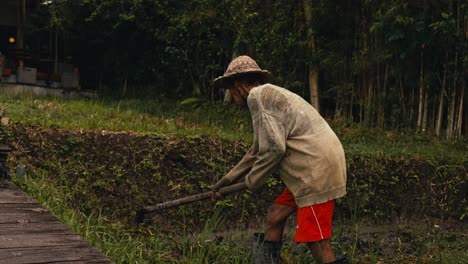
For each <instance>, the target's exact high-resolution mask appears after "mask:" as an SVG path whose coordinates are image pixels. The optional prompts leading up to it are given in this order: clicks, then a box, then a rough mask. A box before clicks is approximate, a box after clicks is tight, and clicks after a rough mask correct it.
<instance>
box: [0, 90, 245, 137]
mask: <svg viewBox="0 0 468 264" xmlns="http://www.w3.org/2000/svg"><path fill="white" fill-rule="evenodd" d="M0 102H1V105H0V109H3V110H4V112H5V115H6V116H8V117H9V118H10V119H11V122H13V123H20V124H23V125H28V126H40V127H44V128H63V129H93V130H110V131H132V132H137V133H158V134H171V135H217V136H220V137H222V138H227V139H233V140H237V139H244V140H249V138H250V137H251V135H250V134H251V125H250V120H249V113H248V111H246V110H241V109H238V108H237V107H235V106H224V105H221V104H219V105H208V104H202V105H198V104H190V105H183V104H181V103H180V102H175V101H170V100H167V101H155V100H146V101H144V100H124V101H112V100H85V99H63V98H33V97H31V96H20V97H18V96H14V97H12V96H5V95H0ZM233 131H236V132H235V133H233Z"/></svg>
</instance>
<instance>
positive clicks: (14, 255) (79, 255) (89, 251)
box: [0, 245, 109, 264]
mask: <svg viewBox="0 0 468 264" xmlns="http://www.w3.org/2000/svg"><path fill="white" fill-rule="evenodd" d="M54 262H60V263H109V260H108V259H107V258H106V257H104V256H102V254H101V253H100V252H98V251H97V250H95V249H93V248H90V247H88V246H86V245H85V246H61V247H33V248H13V249H6V250H0V263H18V264H20V263H54Z"/></svg>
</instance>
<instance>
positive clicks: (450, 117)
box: [447, 53, 458, 139]
mask: <svg viewBox="0 0 468 264" xmlns="http://www.w3.org/2000/svg"><path fill="white" fill-rule="evenodd" d="M457 67H458V54H457V53H456V54H455V69H457ZM451 90H452V91H451V93H450V97H449V100H448V104H449V109H448V113H447V138H448V139H452V138H453V132H454V130H453V129H454V125H455V102H456V101H457V98H456V96H457V79H456V78H455V79H454V80H453V83H452V89H451Z"/></svg>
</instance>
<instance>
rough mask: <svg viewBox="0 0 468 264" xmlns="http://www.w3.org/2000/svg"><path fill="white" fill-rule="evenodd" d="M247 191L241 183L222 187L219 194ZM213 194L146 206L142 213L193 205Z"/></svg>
mask: <svg viewBox="0 0 468 264" xmlns="http://www.w3.org/2000/svg"><path fill="white" fill-rule="evenodd" d="M245 189H247V185H246V184H245V182H241V183H236V184H233V185H229V186H226V187H222V188H221V189H219V192H220V193H221V194H222V195H225V194H229V193H233V192H238V191H242V190H245ZM212 194H213V191H208V192H204V193H199V194H195V195H191V196H187V197H184V198H180V199H177V200H173V201H169V202H164V203H160V204H157V205H152V206H146V207H143V209H142V210H141V212H142V213H151V212H156V211H159V210H162V209H167V208H172V207H176V206H179V205H183V204H188V203H193V202H197V201H202V200H206V199H209V198H211V196H212Z"/></svg>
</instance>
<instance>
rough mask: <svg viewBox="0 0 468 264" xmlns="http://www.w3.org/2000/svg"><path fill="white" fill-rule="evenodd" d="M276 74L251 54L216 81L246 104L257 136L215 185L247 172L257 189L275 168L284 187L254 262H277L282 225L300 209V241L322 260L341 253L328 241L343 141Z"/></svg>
mask: <svg viewBox="0 0 468 264" xmlns="http://www.w3.org/2000/svg"><path fill="white" fill-rule="evenodd" d="M271 79H272V75H271V74H270V72H268V71H266V70H262V69H261V68H260V67H259V66H258V65H257V63H256V62H255V61H254V60H253V59H252V58H250V57H248V56H240V57H237V58H235V59H234V60H233V61H232V62H231V63H230V64H229V66H228V68H227V70H226V72H225V73H224V75H223V76H220V77H218V78H216V79H215V81H214V84H215V86H217V87H224V88H226V89H229V92H230V94H231V96H232V99H233V101H234V102H235V103H236V104H237V105H240V106H248V108H249V110H250V113H251V115H252V121H253V130H254V139H253V144H252V146H251V148H250V149H249V150H248V151H247V153H246V154H245V156H244V157H243V158H242V160H241V161H240V162H239V163H238V164H237V165H236V166H235V167H234V168H232V169H231V171H230V172H229V173H228V174H227V175H225V176H224V177H222V178H221V179H220V180H219V181H218V182H217V183H216V184H215V185H214V186H213V198H215V199H220V198H221V194H220V193H219V192H218V190H219V189H220V188H221V187H222V186H225V185H228V184H230V183H232V182H234V181H236V179H238V178H239V177H241V176H245V183H246V185H247V187H248V188H249V189H251V190H253V191H256V190H258V189H259V188H260V187H261V186H262V184H263V183H264V182H265V180H266V179H267V178H268V177H269V176H270V175H271V174H272V173H273V171H275V170H279V174H280V177H281V180H282V181H283V182H284V184H285V185H286V189H285V190H284V191H283V193H282V194H280V195H279V196H278V197H277V198H276V200H275V201H274V203H273V205H271V207H270V208H268V211H267V219H266V224H265V233H264V234H256V242H254V246H253V259H254V263H279V261H280V251H281V245H282V237H283V230H284V227H285V224H286V220H287V219H288V217H289V216H290V215H291V214H293V213H294V212H296V218H297V227H296V233H295V237H294V241H295V242H297V243H301V242H303V243H307V246H308V248H309V250H310V252H311V253H312V255H313V256H314V258H315V259H316V260H317V262H318V263H347V262H346V258H339V259H337V258H336V257H335V255H334V253H333V250H332V248H331V244H330V238H331V225H332V216H333V210H334V205H335V199H337V198H340V197H342V196H344V195H345V194H346V163H345V155H344V151H343V147H342V146H341V143H340V141H339V140H338V138H337V136H336V135H335V133H334V132H333V131H332V129H331V128H330V127H329V126H328V124H327V122H326V121H325V120H324V119H323V118H322V117H321V116H320V114H319V113H318V112H317V111H316V110H315V108H313V107H312V106H311V105H310V104H309V103H307V102H306V101H305V100H303V99H302V98H301V97H300V96H298V95H296V94H294V93H292V92H290V91H288V90H286V89H284V88H281V87H278V86H275V85H273V84H270V81H271Z"/></svg>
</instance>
